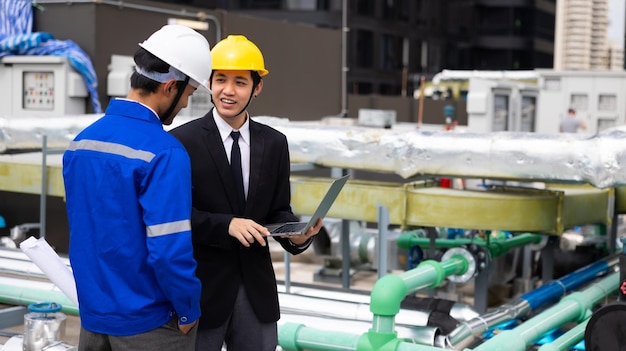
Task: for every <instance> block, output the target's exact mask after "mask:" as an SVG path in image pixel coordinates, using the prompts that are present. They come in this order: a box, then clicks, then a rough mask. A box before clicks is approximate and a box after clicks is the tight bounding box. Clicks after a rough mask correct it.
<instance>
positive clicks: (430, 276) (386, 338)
mask: <svg viewBox="0 0 626 351" xmlns="http://www.w3.org/2000/svg"><path fill="white" fill-rule="evenodd" d="M468 266H469V263H468V262H467V260H466V259H465V258H464V257H463V256H461V255H453V256H452V257H450V258H449V259H447V260H445V261H443V262H437V261H433V260H426V261H423V262H422V263H420V264H419V265H418V266H417V267H415V268H414V269H412V270H410V271H407V272H404V273H401V274H389V275H386V276H384V277H382V278H380V279H379V280H378V281H377V282H376V284H374V288H373V289H372V292H371V295H370V299H371V303H370V311H372V313H373V314H374V316H373V319H372V328H371V329H370V330H369V331H368V332H367V333H364V334H363V335H361V336H355V335H352V334H348V333H342V332H334V331H333V332H329V331H317V330H315V329H310V328H307V327H305V326H303V325H302V324H295V323H285V324H283V325H281V327H280V328H279V331H278V343H279V345H280V346H281V347H282V348H283V349H285V350H294V351H300V350H305V349H306V350H322V351H325V350H377V351H384V350H389V351H393V350H398V349H399V348H400V347H409V346H401V344H403V343H402V340H400V339H398V338H397V332H396V331H395V316H396V314H398V312H400V303H401V302H402V301H403V300H404V299H405V298H406V296H407V295H408V294H409V293H411V292H414V291H417V290H420V289H424V288H429V287H430V288H434V287H437V286H439V284H441V283H442V282H443V280H444V279H445V278H446V277H447V276H450V275H459V274H464V273H465V272H466V271H467V269H468ZM322 340H324V341H322ZM419 347H420V348H419V350H423V351H425V350H427V348H426V347H425V346H423V345H419ZM430 349H432V350H438V349H436V348H430ZM406 350H410V349H406ZM415 350H418V349H417V348H416V349H415Z"/></svg>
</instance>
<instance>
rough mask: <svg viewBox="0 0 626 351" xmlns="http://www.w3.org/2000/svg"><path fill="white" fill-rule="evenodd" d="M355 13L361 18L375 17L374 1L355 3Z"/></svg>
mask: <svg viewBox="0 0 626 351" xmlns="http://www.w3.org/2000/svg"><path fill="white" fill-rule="evenodd" d="M356 13H357V14H359V15H362V16H375V15H376V1H375V0H359V1H356Z"/></svg>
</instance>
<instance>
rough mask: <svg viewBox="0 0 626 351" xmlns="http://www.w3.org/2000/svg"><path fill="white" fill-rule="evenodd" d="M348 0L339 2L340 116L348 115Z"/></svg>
mask: <svg viewBox="0 0 626 351" xmlns="http://www.w3.org/2000/svg"><path fill="white" fill-rule="evenodd" d="M349 31H350V28H348V0H343V1H342V3H341V112H340V116H341V117H348V32H349Z"/></svg>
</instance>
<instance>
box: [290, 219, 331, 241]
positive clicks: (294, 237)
mask: <svg viewBox="0 0 626 351" xmlns="http://www.w3.org/2000/svg"><path fill="white" fill-rule="evenodd" d="M320 229H322V218H318V219H317V222H315V225H314V226H312V227H309V229H307V231H306V233H304V234H288V235H285V237H287V238H289V240H290V241H291V242H292V243H293V244H294V245H296V246H300V245H304V244H305V243H306V242H307V241H308V240H309V239H311V238H312V237H314V236H316V235H317V234H318V233H319V232H320Z"/></svg>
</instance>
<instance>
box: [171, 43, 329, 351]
mask: <svg viewBox="0 0 626 351" xmlns="http://www.w3.org/2000/svg"><path fill="white" fill-rule="evenodd" d="M211 59H212V64H213V73H212V75H211V78H210V85H209V86H210V88H211V97H212V101H213V104H214V108H213V109H211V111H209V112H208V113H207V114H206V115H205V116H204V117H202V118H199V119H196V120H194V121H191V122H188V123H187V124H184V125H182V126H180V127H177V128H175V129H173V130H171V131H170V132H171V133H172V134H173V135H174V136H175V137H176V138H178V139H179V140H180V141H181V142H182V143H183V145H185V147H186V149H187V152H188V153H189V156H190V158H191V167H192V185H193V193H192V202H193V214H192V220H191V223H192V237H193V242H194V255H195V257H196V259H197V261H198V269H197V275H198V277H199V278H200V280H201V281H202V299H201V308H202V317H201V319H200V323H199V330H198V339H197V343H196V345H197V347H196V349H197V350H202V351H219V350H221V348H222V345H223V344H226V346H227V349H228V350H237V351H248V350H249V351H274V350H275V349H276V346H277V343H278V336H277V326H276V322H277V321H278V319H279V317H280V310H279V306H278V293H277V289H276V278H275V275H274V269H273V266H272V262H271V257H270V252H269V247H268V245H267V242H266V238H267V236H268V235H269V231H268V229H267V228H266V227H265V226H264V225H266V224H269V223H281V222H292V221H297V220H298V217H297V216H295V215H294V214H293V212H292V210H291V206H290V203H291V193H290V184H289V176H290V160H289V148H288V145H287V138H286V137H285V135H283V134H282V133H280V132H278V131H277V130H275V129H273V128H271V127H269V126H267V125H263V124H261V123H258V122H256V121H254V120H253V119H252V118H251V117H250V114H249V113H248V111H247V109H248V106H249V105H250V103H251V101H252V100H253V99H254V98H255V97H257V96H258V95H259V94H260V93H261V91H262V90H263V79H262V77H263V76H265V75H267V74H268V71H267V69H265V64H264V60H263V55H262V54H261V51H260V50H259V48H258V47H257V46H256V45H255V44H254V43H253V42H251V41H250V40H248V39H247V38H246V37H245V36H242V35H230V36H228V37H227V38H226V39H224V40H222V41H220V42H219V43H217V44H216V45H215V47H213V49H212V50H211ZM321 226H322V221H321V219H320V220H319V221H318V222H317V223H316V225H315V226H313V227H311V228H310V229H309V230H308V231H307V232H306V233H305V234H303V235H298V236H295V235H287V236H283V237H274V238H275V239H276V240H277V241H278V242H279V243H280V245H281V246H282V247H283V248H284V249H285V250H287V251H288V252H290V253H292V254H294V255H295V254H299V253H301V252H303V251H304V250H306V249H307V248H308V247H309V245H310V244H311V242H312V239H313V236H314V235H316V234H317V233H318V232H319V230H320V228H321Z"/></svg>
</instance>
